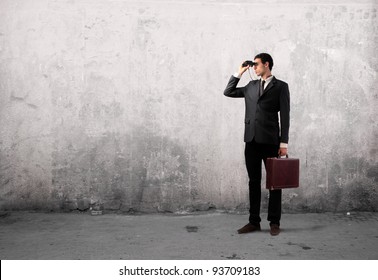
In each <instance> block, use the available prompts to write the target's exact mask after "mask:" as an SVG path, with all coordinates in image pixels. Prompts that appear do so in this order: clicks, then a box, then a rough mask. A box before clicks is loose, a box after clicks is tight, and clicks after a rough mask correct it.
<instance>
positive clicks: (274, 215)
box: [244, 139, 282, 225]
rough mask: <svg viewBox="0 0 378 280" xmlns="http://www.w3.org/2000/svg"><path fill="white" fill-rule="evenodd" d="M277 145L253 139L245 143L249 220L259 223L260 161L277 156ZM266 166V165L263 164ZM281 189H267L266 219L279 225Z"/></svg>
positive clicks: (252, 222)
mask: <svg viewBox="0 0 378 280" xmlns="http://www.w3.org/2000/svg"><path fill="white" fill-rule="evenodd" d="M278 149H279V146H278V145H271V144H260V143H256V142H255V140H254V139H253V140H252V142H247V143H246V145H245V153H244V154H245V162H246V166H247V172H248V177H249V203H250V208H249V222H250V223H251V224H254V225H256V224H259V223H260V222H261V218H260V205H261V167H262V166H261V162H262V161H263V162H264V166H265V165H266V159H267V158H268V157H277V156H278ZM265 168H266V166H265ZM281 200H282V190H269V205H268V221H270V223H271V224H278V225H280V219H281Z"/></svg>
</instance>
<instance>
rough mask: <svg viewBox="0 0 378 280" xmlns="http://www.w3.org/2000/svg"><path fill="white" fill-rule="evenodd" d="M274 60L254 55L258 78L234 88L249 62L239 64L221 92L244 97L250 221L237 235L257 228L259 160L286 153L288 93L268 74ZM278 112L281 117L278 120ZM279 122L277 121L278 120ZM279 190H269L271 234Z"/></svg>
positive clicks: (284, 85) (275, 225) (276, 230)
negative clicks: (245, 64)
mask: <svg viewBox="0 0 378 280" xmlns="http://www.w3.org/2000/svg"><path fill="white" fill-rule="evenodd" d="M272 67H273V59H272V57H271V56H270V55H269V54H267V53H260V54H258V55H256V56H255V58H254V64H253V69H254V70H255V72H256V75H257V76H260V79H258V80H253V81H251V82H249V83H248V84H247V85H246V86H245V87H238V88H237V87H236V86H237V84H238V82H239V80H240V78H241V76H242V75H243V73H244V72H245V71H247V69H249V68H250V65H247V66H243V64H242V65H241V66H240V67H239V71H238V72H237V73H235V74H234V75H233V76H231V78H230V80H229V82H228V84H227V87H226V89H225V90H224V95H225V96H228V97H240V98H241V97H243V98H244V99H245V109H246V110H245V120H244V123H245V132H244V142H246V144H245V161H246V166H247V172H248V177H249V202H250V209H249V213H250V215H249V223H248V224H247V225H245V226H244V227H242V228H240V229H239V230H238V233H239V234H243V233H249V232H254V231H260V230H261V227H260V221H261V218H260V203H261V162H262V161H263V162H264V165H265V163H266V159H267V158H268V157H277V156H285V155H287V148H288V141H289V123H290V119H289V118H290V117H289V113H290V94H289V87H288V85H287V83H285V82H283V81H280V80H278V79H276V78H275V77H274V76H272V74H271V70H272ZM278 112H279V114H280V118H279V119H278ZM279 122H280V123H279ZM281 197H282V191H281V190H270V191H269V206H268V221H269V222H270V234H271V235H278V234H279V233H280V219H281Z"/></svg>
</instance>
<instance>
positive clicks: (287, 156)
mask: <svg viewBox="0 0 378 280" xmlns="http://www.w3.org/2000/svg"><path fill="white" fill-rule="evenodd" d="M277 158H282V157H281V156H277ZM286 158H289V155H288V154H286Z"/></svg>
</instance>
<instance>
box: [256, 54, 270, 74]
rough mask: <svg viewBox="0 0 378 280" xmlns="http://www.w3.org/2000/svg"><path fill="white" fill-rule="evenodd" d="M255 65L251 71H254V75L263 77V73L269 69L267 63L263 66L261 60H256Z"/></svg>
mask: <svg viewBox="0 0 378 280" xmlns="http://www.w3.org/2000/svg"><path fill="white" fill-rule="evenodd" d="M255 63H257V65H254V66H253V69H254V70H255V73H256V75H257V76H263V75H264V74H265V72H266V71H267V69H269V66H268V65H269V63H268V62H266V63H265V64H263V63H262V62H261V58H256V59H255Z"/></svg>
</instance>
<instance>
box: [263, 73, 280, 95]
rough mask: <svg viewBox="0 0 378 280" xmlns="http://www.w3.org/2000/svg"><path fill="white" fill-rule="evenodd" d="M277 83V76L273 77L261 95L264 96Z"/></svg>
mask: <svg viewBox="0 0 378 280" xmlns="http://www.w3.org/2000/svg"><path fill="white" fill-rule="evenodd" d="M275 84H276V77H273V79H272V80H271V81H270V83H269V84H268V86H267V87H266V89H265V90H264V92H263V94H262V95H261V96H264V95H265V94H266V93H267V92H268V91H269V90H270V89H271V88H273V87H274V86H275Z"/></svg>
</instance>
